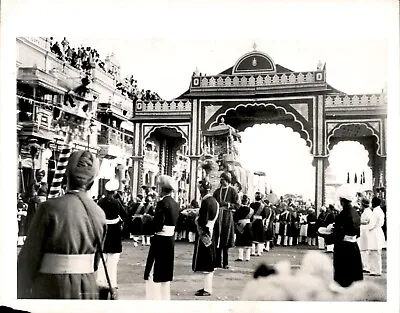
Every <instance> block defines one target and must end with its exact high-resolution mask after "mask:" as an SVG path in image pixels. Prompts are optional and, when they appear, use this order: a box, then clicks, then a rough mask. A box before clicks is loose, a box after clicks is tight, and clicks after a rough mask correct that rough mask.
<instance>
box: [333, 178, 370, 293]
mask: <svg viewBox="0 0 400 313" xmlns="http://www.w3.org/2000/svg"><path fill="white" fill-rule="evenodd" d="M354 195H355V193H353V191H352V188H351V186H349V185H342V186H341V187H339V189H338V197H339V199H340V204H341V206H342V211H341V212H340V213H339V214H338V216H337V217H336V219H335V226H334V228H333V236H334V240H335V246H334V250H333V270H334V280H335V281H336V282H337V283H338V284H339V285H341V286H342V287H349V286H350V285H351V284H352V283H353V282H355V281H359V280H363V267H362V261H361V253H360V249H359V247H358V244H357V238H358V237H360V225H361V221H360V215H359V214H358V212H357V210H356V209H355V208H354V207H353V206H352V205H351V202H352V200H353V198H354Z"/></svg>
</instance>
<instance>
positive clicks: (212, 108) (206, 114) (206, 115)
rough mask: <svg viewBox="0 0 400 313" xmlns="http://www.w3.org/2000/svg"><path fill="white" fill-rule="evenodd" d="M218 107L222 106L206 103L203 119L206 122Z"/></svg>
mask: <svg viewBox="0 0 400 313" xmlns="http://www.w3.org/2000/svg"><path fill="white" fill-rule="evenodd" d="M220 108H222V105H207V106H206V107H205V108H204V121H205V123H206V124H207V122H208V121H209V120H210V118H211V117H212V116H213V115H214V114H215V113H216V112H217V111H218V110H219V109H220Z"/></svg>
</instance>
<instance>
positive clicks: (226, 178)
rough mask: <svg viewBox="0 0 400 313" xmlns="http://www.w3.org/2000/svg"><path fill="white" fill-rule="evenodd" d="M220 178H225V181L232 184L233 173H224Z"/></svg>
mask: <svg viewBox="0 0 400 313" xmlns="http://www.w3.org/2000/svg"><path fill="white" fill-rule="evenodd" d="M220 178H223V179H225V180H226V181H227V182H228V183H230V182H231V180H232V175H231V173H228V172H223V173H222V174H221V176H220Z"/></svg>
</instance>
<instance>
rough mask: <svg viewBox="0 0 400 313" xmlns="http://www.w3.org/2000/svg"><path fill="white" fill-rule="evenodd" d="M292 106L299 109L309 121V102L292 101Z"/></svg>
mask: <svg viewBox="0 0 400 313" xmlns="http://www.w3.org/2000/svg"><path fill="white" fill-rule="evenodd" d="M290 106H291V107H292V108H293V109H295V110H296V111H297V113H299V114H300V115H301V116H302V117H304V119H305V120H306V121H307V122H309V118H308V116H309V115H308V104H307V103H291V104H290Z"/></svg>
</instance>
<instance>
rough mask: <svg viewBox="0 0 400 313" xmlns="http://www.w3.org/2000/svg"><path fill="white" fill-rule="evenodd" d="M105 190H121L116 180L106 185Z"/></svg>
mask: <svg viewBox="0 0 400 313" xmlns="http://www.w3.org/2000/svg"><path fill="white" fill-rule="evenodd" d="M105 188H106V190H107V191H115V190H117V189H118V188H119V182H118V181H117V180H116V179H111V180H109V181H108V182H107V183H106V186H105Z"/></svg>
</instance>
